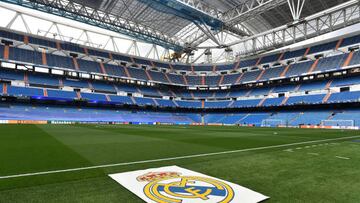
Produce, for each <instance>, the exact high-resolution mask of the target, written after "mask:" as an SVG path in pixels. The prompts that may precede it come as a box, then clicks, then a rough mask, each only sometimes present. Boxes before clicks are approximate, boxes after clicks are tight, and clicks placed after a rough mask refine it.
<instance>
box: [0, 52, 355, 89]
mask: <svg viewBox="0 0 360 203" xmlns="http://www.w3.org/2000/svg"><path fill="white" fill-rule="evenodd" d="M0 50H4V46H3V45H0ZM9 52H10V53H9V59H10V60H14V61H20V62H25V63H32V64H40V65H48V66H52V67H63V68H67V69H72V70H80V71H85V72H92V73H102V74H109V75H113V76H117V77H127V78H128V77H130V78H134V79H139V80H144V81H149V80H152V81H156V82H161V83H171V84H180V85H190V86H198V85H207V86H219V85H225V84H226V85H233V84H242V83H249V82H257V81H265V80H270V79H274V78H279V77H292V76H298V75H302V74H304V73H308V72H311V71H312V72H316V71H320V72H325V71H331V70H338V69H341V68H342V67H343V66H344V64H345V61H346V60H347V59H348V57H349V54H340V55H336V56H331V57H326V58H321V59H319V61H318V62H317V63H315V62H314V61H311V60H310V61H305V62H298V63H295V64H292V65H289V66H278V67H273V68H267V69H264V70H257V71H249V72H245V73H243V74H241V73H234V74H228V75H224V76H221V75H218V76H191V75H187V76H182V75H178V74H174V73H171V74H167V73H163V72H158V71H153V70H144V69H142V68H138V67H135V66H132V67H124V66H122V65H119V64H102V63H100V62H97V61H92V60H85V59H77V58H72V57H68V56H60V55H54V54H45V56H46V57H45V58H44V57H43V54H42V53H40V52H37V51H31V50H26V49H20V48H15V47H10V51H9ZM3 56H4V55H0V58H3ZM44 63H46V64H44ZM314 63H315V64H314ZM355 64H360V52H359V51H357V52H355V53H354V54H353V55H352V59H351V60H350V62H349V65H355ZM313 66H314V67H313Z"/></svg>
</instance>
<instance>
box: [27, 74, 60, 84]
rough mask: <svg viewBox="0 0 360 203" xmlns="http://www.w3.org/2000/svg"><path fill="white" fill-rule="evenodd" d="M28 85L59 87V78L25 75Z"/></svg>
mask: <svg viewBox="0 0 360 203" xmlns="http://www.w3.org/2000/svg"><path fill="white" fill-rule="evenodd" d="M27 75H28V80H29V83H30V84H37V85H45V86H56V87H59V85H60V84H59V78H57V77H54V76H51V75H43V74H41V75H40V74H31V73H29V74H27Z"/></svg>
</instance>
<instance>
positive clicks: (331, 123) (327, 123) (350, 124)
mask: <svg viewBox="0 0 360 203" xmlns="http://www.w3.org/2000/svg"><path fill="white" fill-rule="evenodd" d="M321 125H322V126H341V127H353V126H354V120H322V121H321Z"/></svg>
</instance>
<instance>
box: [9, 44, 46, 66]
mask: <svg viewBox="0 0 360 203" xmlns="http://www.w3.org/2000/svg"><path fill="white" fill-rule="evenodd" d="M9 59H10V60H14V61H22V62H27V63H33V64H43V62H42V56H41V53H40V52H37V51H33V50H27V49H20V48H15V47H10V48H9Z"/></svg>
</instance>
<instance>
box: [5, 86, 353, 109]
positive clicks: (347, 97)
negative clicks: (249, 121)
mask: <svg viewBox="0 0 360 203" xmlns="http://www.w3.org/2000/svg"><path fill="white" fill-rule="evenodd" d="M0 89H1V91H0V93H1V94H3V95H5V94H6V95H10V96H18V97H20V96H26V97H31V98H35V99H52V100H53V99H55V100H74V99H86V100H88V101H89V102H91V103H98V102H104V103H119V104H137V105H140V106H162V107H183V108H249V107H259V106H265V107H270V106H280V105H300V104H321V103H344V102H358V101H360V91H357V92H339V93H333V94H331V95H326V94H315V95H300V96H291V97H288V98H287V97H279V98H265V99H242V100H236V101H235V100H225V101H205V102H202V101H198V100H197V101H196V100H192V101H190V100H189V101H186V100H165V99H159V98H146V97H129V96H119V95H115V94H100V93H86V92H76V91H63V90H57V89H42V88H26V87H17V86H11V85H6V88H4V85H1V86H0ZM5 89H6V90H5ZM326 97H327V98H326ZM325 99H326V100H325Z"/></svg>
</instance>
